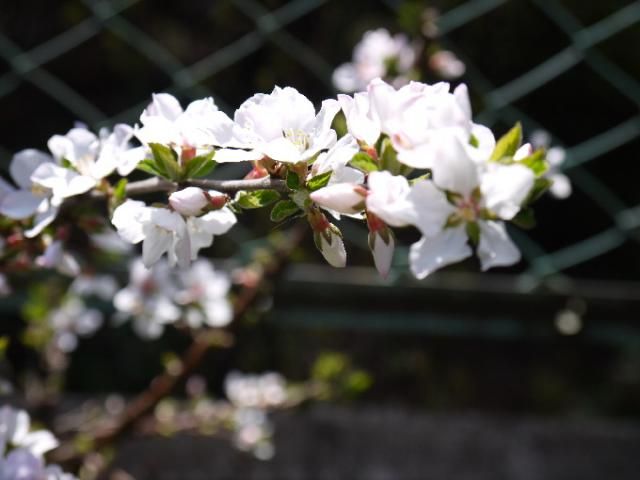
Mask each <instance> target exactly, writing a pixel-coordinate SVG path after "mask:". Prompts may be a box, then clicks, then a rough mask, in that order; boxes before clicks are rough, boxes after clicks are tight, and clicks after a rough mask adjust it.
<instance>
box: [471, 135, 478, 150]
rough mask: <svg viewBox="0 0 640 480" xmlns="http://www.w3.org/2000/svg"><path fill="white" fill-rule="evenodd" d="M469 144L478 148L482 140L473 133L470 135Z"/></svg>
mask: <svg viewBox="0 0 640 480" xmlns="http://www.w3.org/2000/svg"><path fill="white" fill-rule="evenodd" d="M469 145H471V146H472V147H475V148H478V147H479V146H480V140H478V137H476V136H475V135H474V134H473V133H472V134H471V136H470V137H469Z"/></svg>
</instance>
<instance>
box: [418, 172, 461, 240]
mask: <svg viewBox="0 0 640 480" xmlns="http://www.w3.org/2000/svg"><path fill="white" fill-rule="evenodd" d="M407 199H408V201H409V203H410V204H411V205H412V207H413V208H412V210H411V213H410V215H411V217H412V220H411V223H412V224H413V225H415V226H416V227H417V228H418V230H420V231H421V232H422V234H423V235H426V236H433V235H436V234H437V233H438V232H440V231H441V230H442V229H443V228H444V226H445V224H446V222H447V219H448V218H449V216H450V215H451V214H452V213H454V212H455V211H456V209H455V207H454V206H453V205H451V204H450V203H449V202H448V201H447V197H446V195H445V194H444V193H443V192H442V191H441V190H438V189H437V188H436V186H435V185H434V184H433V182H432V181H430V180H421V181H418V182H416V183H415V184H414V185H413V186H412V187H411V192H410V193H409V196H408V197H407Z"/></svg>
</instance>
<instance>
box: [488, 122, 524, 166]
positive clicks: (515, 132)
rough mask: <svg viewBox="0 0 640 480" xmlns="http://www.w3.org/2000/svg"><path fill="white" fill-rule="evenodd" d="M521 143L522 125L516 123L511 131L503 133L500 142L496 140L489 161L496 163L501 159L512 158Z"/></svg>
mask: <svg viewBox="0 0 640 480" xmlns="http://www.w3.org/2000/svg"><path fill="white" fill-rule="evenodd" d="M521 143H522V125H520V122H518V123H516V124H515V126H514V127H513V128H512V129H511V130H509V131H508V132H507V133H505V134H504V135H503V136H502V138H500V140H498V143H496V148H495V150H494V151H493V153H492V154H491V158H490V160H492V161H494V162H497V161H499V160H500V159H501V158H503V157H513V155H514V154H515V153H516V151H517V150H518V148H520V144H521Z"/></svg>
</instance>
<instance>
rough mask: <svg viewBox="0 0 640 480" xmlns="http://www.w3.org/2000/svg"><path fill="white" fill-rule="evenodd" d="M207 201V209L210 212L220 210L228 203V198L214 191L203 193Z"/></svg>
mask: <svg viewBox="0 0 640 480" xmlns="http://www.w3.org/2000/svg"><path fill="white" fill-rule="evenodd" d="M204 194H205V196H206V198H207V201H208V202H209V208H211V209H212V210H220V209H221V208H222V207H224V206H225V205H226V204H227V202H228V201H229V196H228V195H225V194H224V193H221V192H218V191H216V190H209V191H208V192H204Z"/></svg>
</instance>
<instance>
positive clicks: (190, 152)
mask: <svg viewBox="0 0 640 480" xmlns="http://www.w3.org/2000/svg"><path fill="white" fill-rule="evenodd" d="M195 156H196V149H195V147H190V146H183V147H182V152H181V154H180V160H182V164H183V165H186V164H187V163H189V160H192V159H193V158H195Z"/></svg>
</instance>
